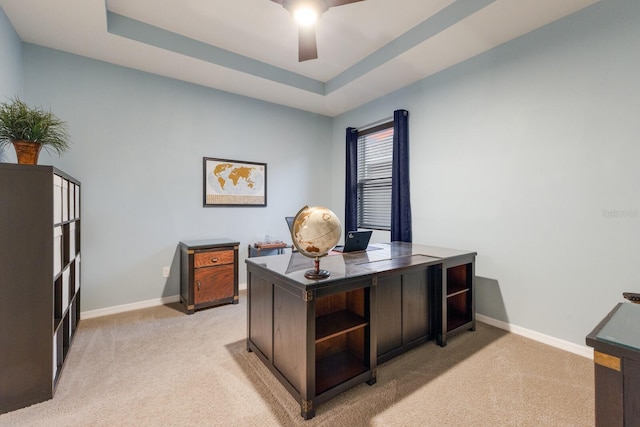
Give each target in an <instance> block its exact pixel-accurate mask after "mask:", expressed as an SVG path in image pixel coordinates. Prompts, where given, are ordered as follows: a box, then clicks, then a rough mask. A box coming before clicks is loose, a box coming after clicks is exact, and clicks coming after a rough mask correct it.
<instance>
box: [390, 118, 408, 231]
mask: <svg viewBox="0 0 640 427" xmlns="http://www.w3.org/2000/svg"><path fill="white" fill-rule="evenodd" d="M391 180H392V181H391V182H392V184H391V241H392V242H397V241H400V242H411V241H412V240H411V239H412V236H411V234H412V233H411V197H410V195H409V112H408V111H406V110H396V111H394V112H393V167H392V170H391Z"/></svg>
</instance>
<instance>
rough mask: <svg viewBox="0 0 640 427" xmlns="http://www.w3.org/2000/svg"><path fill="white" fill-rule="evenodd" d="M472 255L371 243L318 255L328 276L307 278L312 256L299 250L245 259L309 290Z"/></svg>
mask: <svg viewBox="0 0 640 427" xmlns="http://www.w3.org/2000/svg"><path fill="white" fill-rule="evenodd" d="M475 255H476V252H470V251H461V250H457V249H447V248H438V247H434V246H424V245H416V244H413V243H406V242H392V243H379V244H371V245H369V249H368V250H366V251H360V252H349V253H344V254H342V253H335V252H334V253H331V254H329V255H328V256H325V257H322V258H320V268H321V269H323V270H328V271H329V272H330V273H331V276H330V277H328V278H327V279H322V280H310V279H307V278H305V277H304V273H305V272H306V271H307V270H311V269H313V268H314V259H313V258H309V257H306V256H304V255H302V254H301V253H299V252H294V253H292V254H285V255H276V256H270V257H263V258H247V259H246V261H245V262H246V263H247V265H248V267H249V268H250V269H251V268H259V269H262V270H264V271H265V272H267V273H269V274H272V275H275V276H276V277H279V278H280V279H283V280H285V281H286V282H287V283H289V284H291V285H293V286H296V287H298V288H301V289H306V290H313V289H317V288H322V287H325V286H332V285H334V284H337V282H340V281H344V280H346V279H353V278H356V277H365V276H370V275H373V274H376V273H383V272H386V271H392V270H400V269H406V268H412V267H416V266H422V267H425V266H429V265H436V264H441V263H443V262H445V261H446V260H449V259H453V258H458V257H469V256H475Z"/></svg>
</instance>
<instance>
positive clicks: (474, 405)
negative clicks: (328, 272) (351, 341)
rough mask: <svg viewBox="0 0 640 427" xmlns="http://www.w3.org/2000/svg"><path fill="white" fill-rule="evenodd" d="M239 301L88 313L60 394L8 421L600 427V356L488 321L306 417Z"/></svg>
mask: <svg viewBox="0 0 640 427" xmlns="http://www.w3.org/2000/svg"><path fill="white" fill-rule="evenodd" d="M245 303H246V295H245V294H244V293H241V295H240V304H238V305H227V306H222V307H217V308H213V309H209V310H203V311H200V312H197V313H196V314H194V315H191V316H188V315H185V314H184V313H183V312H182V309H181V307H180V306H179V305H172V306H163V307H156V308H150V309H145V310H138V311H135V312H129V313H123V314H117V315H113V316H106V317H102V318H96V319H87V320H83V321H82V322H81V323H80V327H79V329H78V332H77V334H76V338H75V341H74V343H73V346H72V348H71V350H70V353H69V356H68V359H67V363H66V365H65V368H64V371H63V373H62V377H61V379H60V383H59V385H58V389H57V391H56V395H55V397H54V398H53V399H52V400H50V401H47V402H43V403H40V404H37V405H33V406H31V407H29V408H24V409H20V410H17V411H13V412H10V413H7V414H3V415H0V426H195V425H200V426H236V425H237V426H280V425H282V426H295V425H304V426H309V427H311V426H328V427H329V426H330V427H334V426H349V427H355V426H465V427H466V426H581V427H584V426H592V425H594V403H593V402H594V386H593V362H592V361H591V360H589V359H586V358H583V357H580V356H577V355H574V354H571V353H568V352H564V351H561V350H558V349H555V348H553V347H549V346H546V345H544V344H540V343H537V342H535V341H531V340H529V339H526V338H523V337H521V336H518V335H514V334H510V333H507V332H504V331H502V330H499V329H496V328H493V327H491V326H488V325H485V324H482V323H480V324H478V328H477V330H476V331H475V332H465V333H463V334H460V335H457V336H454V337H452V338H450V339H449V342H448V345H447V346H446V347H444V348H440V347H438V346H437V345H436V344H435V343H434V342H430V343H428V344H426V345H423V346H421V347H419V348H417V349H415V350H412V351H410V352H408V353H405V354H404V355H402V356H400V357H397V358H395V359H393V360H391V361H389V362H387V363H385V364H382V365H380V366H379V367H378V377H377V380H378V381H377V383H376V384H375V385H373V386H368V385H366V384H362V385H359V386H357V387H355V388H353V389H351V390H349V391H347V392H345V393H343V394H341V395H339V396H337V397H336V398H334V399H332V400H330V401H329V402H326V403H324V404H322V405H320V406H319V407H318V408H317V410H316V416H315V417H314V418H313V419H311V420H308V421H304V420H303V419H302V418H301V417H300V407H299V405H298V403H297V402H296V401H295V400H294V399H293V397H291V395H290V394H289V393H288V392H287V391H286V390H285V389H284V387H283V386H282V385H280V383H279V382H278V381H277V380H276V379H275V378H274V377H273V376H272V375H271V373H270V372H269V371H268V370H267V369H266V368H265V367H264V366H263V365H262V364H261V363H260V362H259V360H258V358H257V356H256V355H255V354H253V353H249V352H247V351H246V345H245V337H246V305H245Z"/></svg>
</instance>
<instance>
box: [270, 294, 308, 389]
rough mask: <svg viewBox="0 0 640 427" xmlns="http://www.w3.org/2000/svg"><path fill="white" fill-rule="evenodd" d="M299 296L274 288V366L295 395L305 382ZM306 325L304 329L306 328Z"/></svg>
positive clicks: (304, 336) (302, 304)
mask: <svg viewBox="0 0 640 427" xmlns="http://www.w3.org/2000/svg"><path fill="white" fill-rule="evenodd" d="M305 304H306V303H305V302H304V301H302V298H301V296H297V295H293V294H292V293H290V292H289V291H287V290H284V289H282V288H281V287H279V286H277V285H275V286H274V288H273V365H274V366H275V368H276V369H277V370H278V371H280V373H281V374H282V375H284V377H285V378H286V379H287V381H289V383H290V384H291V385H292V386H293V387H294V388H295V389H296V390H297V391H298V393H301V394H305V393H304V392H303V390H302V386H303V381H304V380H305V379H306V367H307V362H306V353H305V349H306V342H307V327H308V326H311V325H308V323H307V318H306V310H305V308H306V306H305ZM305 325H306V326H305Z"/></svg>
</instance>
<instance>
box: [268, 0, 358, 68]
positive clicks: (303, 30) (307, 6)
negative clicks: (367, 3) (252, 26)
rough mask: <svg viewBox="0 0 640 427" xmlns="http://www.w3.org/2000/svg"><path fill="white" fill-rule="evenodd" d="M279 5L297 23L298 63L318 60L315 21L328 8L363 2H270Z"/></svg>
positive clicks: (281, 0) (275, 0) (324, 0)
mask: <svg viewBox="0 0 640 427" xmlns="http://www.w3.org/2000/svg"><path fill="white" fill-rule="evenodd" d="M271 1H273V2H275V3H278V4H281V5H282V7H284V8H285V9H287V10H288V11H289V12H290V13H291V15H293V17H294V18H295V19H296V21H298V62H302V61H308V60H309V59H316V58H318V47H317V45H316V28H315V22H316V20H317V19H318V18H319V17H320V15H322V14H323V13H324V12H326V11H327V10H328V9H329V8H330V7H336V6H343V5H345V4H349V3H356V2H359V1H364V0H271Z"/></svg>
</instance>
